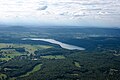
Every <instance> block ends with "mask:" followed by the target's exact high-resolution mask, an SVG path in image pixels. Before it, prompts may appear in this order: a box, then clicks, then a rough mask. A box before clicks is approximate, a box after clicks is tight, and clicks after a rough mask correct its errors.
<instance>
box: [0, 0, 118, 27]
mask: <svg viewBox="0 0 120 80" xmlns="http://www.w3.org/2000/svg"><path fill="white" fill-rule="evenodd" d="M16 16H17V17H16ZM11 19H12V20H13V21H14V20H20V21H21V20H32V19H33V20H38V22H39V21H51V22H52V21H54V22H56V20H57V22H60V21H62V22H64V23H65V22H66V21H67V22H72V21H74V23H75V24H78V25H82V24H81V23H82V21H86V22H89V23H90V21H91V24H93V23H92V22H93V21H94V23H96V25H97V23H101V24H102V23H103V22H104V23H106V25H108V23H109V21H112V25H114V24H117V25H120V0H0V21H1V20H11ZM116 20H117V21H116ZM54 22H52V23H54ZM67 22H66V23H67ZM74 23H73V24H74ZM113 23H114V24H113ZM109 25H111V23H109Z"/></svg>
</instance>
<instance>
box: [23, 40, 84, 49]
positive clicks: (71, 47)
mask: <svg viewBox="0 0 120 80" xmlns="http://www.w3.org/2000/svg"><path fill="white" fill-rule="evenodd" d="M22 40H34V41H45V42H49V43H52V44H57V45H59V46H60V47H62V48H64V49H68V50H85V48H82V47H79V46H75V45H70V44H66V43H63V42H60V41H57V40H55V39H43V38H23V39H22Z"/></svg>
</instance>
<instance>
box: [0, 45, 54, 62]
mask: <svg viewBox="0 0 120 80" xmlns="http://www.w3.org/2000/svg"><path fill="white" fill-rule="evenodd" d="M2 48H8V49H2ZM9 48H10V49H9ZM12 48H13V49H12ZM14 48H23V49H25V52H18V51H16V50H15V49H14ZM48 48H52V46H47V45H30V44H8V43H0V49H1V50H0V52H1V53H0V54H2V56H3V57H0V60H2V61H3V60H5V61H9V60H10V59H12V58H14V57H17V56H21V55H29V54H34V52H35V51H36V50H38V49H39V50H42V49H48Z"/></svg>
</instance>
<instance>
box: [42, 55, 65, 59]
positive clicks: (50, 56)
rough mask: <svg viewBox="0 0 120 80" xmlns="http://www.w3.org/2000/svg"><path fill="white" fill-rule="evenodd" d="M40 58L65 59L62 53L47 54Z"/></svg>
mask: <svg viewBox="0 0 120 80" xmlns="http://www.w3.org/2000/svg"><path fill="white" fill-rule="evenodd" d="M41 58H45V59H65V57H64V56H63V55H55V56H52V55H49V56H41Z"/></svg>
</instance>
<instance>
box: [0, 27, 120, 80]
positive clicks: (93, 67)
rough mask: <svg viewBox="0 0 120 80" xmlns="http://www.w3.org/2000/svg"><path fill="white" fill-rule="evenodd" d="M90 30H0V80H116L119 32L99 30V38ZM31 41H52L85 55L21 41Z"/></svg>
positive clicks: (119, 75)
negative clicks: (33, 39)
mask: <svg viewBox="0 0 120 80" xmlns="http://www.w3.org/2000/svg"><path fill="white" fill-rule="evenodd" d="M0 30H1V29H0ZM89 30H90V29H87V32H86V33H83V32H84V30H83V31H82V29H67V30H65V29H37V30H35V29H31V30H28V31H27V30H24V29H22V30H20V29H18V30H13V29H10V31H7V30H5V31H2V30H1V31H0V80H119V79H120V31H116V30H115V31H114V30H110V31H113V33H112V32H111V33H107V32H106V30H105V31H104V30H103V29H102V32H103V33H102V34H101V33H99V30H96V29H95V30H93V32H92V31H91V30H90V31H89ZM107 30H108V29H107ZM80 31H81V32H80ZM88 31H89V32H88ZM96 31H97V32H96ZM106 33H107V34H106ZM112 34H113V35H112ZM96 36H97V37H96ZM30 37H33V38H47V39H51V38H52V39H55V40H58V41H60V42H63V43H67V44H71V45H76V46H80V47H84V48H85V51H79V50H67V49H63V48H61V47H60V46H59V45H54V44H51V43H47V42H43V41H32V40H22V39H23V38H30Z"/></svg>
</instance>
